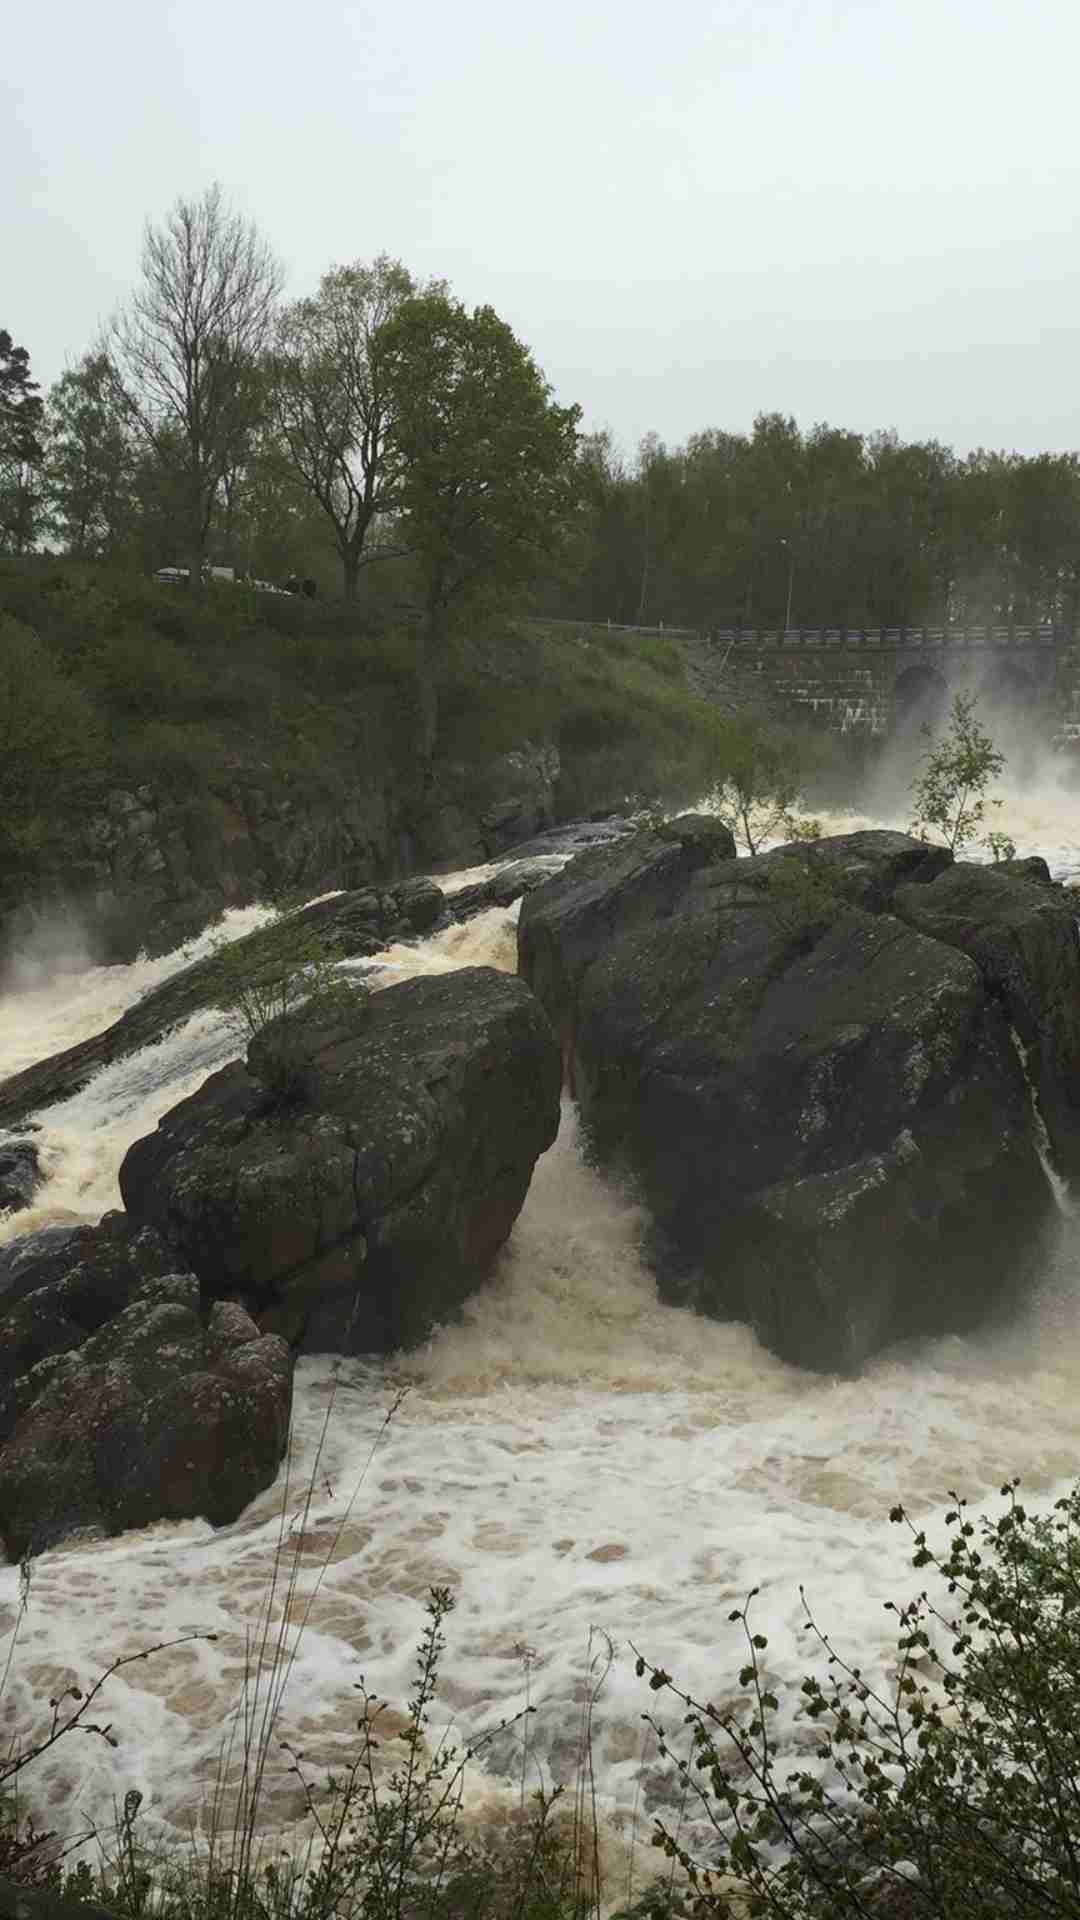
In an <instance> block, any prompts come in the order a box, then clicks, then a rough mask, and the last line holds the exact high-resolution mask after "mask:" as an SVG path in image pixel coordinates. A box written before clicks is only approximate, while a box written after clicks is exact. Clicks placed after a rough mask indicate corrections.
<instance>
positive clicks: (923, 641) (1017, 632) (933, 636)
mask: <svg viewBox="0 0 1080 1920" xmlns="http://www.w3.org/2000/svg"><path fill="white" fill-rule="evenodd" d="M530 624H531V625H534V626H544V627H588V628H592V629H593V630H598V631H602V632H605V633H647V634H655V635H657V636H658V637H660V638H665V639H669V640H704V641H708V642H711V643H712V644H713V645H714V646H722V647H927V648H930V649H933V648H935V647H1052V646H1057V645H1059V644H1061V643H1068V642H1070V641H1071V640H1072V637H1073V635H1072V630H1071V628H1068V627H1058V626H1054V625H1053V624H1052V623H1045V624H1043V625H1041V626H1033V627H990V626H970V627H958V626H951V627H668V626H665V625H664V624H663V623H662V622H661V623H660V624H659V625H657V626H655V627H637V626H631V625H630V624H629V623H628V622H625V621H621V620H567V619H565V618H562V617H560V618H558V619H545V618H544V617H543V615H539V614H538V615H535V616H533V617H532V619H531V621H530Z"/></svg>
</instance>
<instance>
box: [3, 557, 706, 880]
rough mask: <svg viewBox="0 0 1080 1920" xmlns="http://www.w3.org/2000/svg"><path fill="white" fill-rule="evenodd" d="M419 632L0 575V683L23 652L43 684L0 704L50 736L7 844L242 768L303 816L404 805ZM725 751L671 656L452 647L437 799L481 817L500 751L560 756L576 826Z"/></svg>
mask: <svg viewBox="0 0 1080 1920" xmlns="http://www.w3.org/2000/svg"><path fill="white" fill-rule="evenodd" d="M27 636H29V637H30V641H28V639H27ZM416 636H417V623H416V620H415V618H414V617H413V616H412V615H410V614H409V612H408V610H404V611H403V610H401V609H400V608H398V609H397V610H396V611H395V610H393V609H389V610H388V609H387V608H386V607H385V606H384V607H381V608H380V607H377V606H368V607H367V608H364V607H350V606H347V605H345V604H344V603H343V602H335V601H327V602H322V601H316V602H310V601H305V600H301V599H299V598H292V597H290V598H284V597H282V598H270V597H268V596H260V597H259V598H258V599H257V600H256V599H255V598H254V597H253V596H252V595H251V594H250V593H247V592H245V591H243V590H242V589H238V588H235V587H232V586H225V585H222V586H218V587H212V588H211V590H210V591H209V592H208V593H207V595H206V596H205V598H204V599H203V600H201V601H193V600H191V599H190V598H189V597H188V596H187V595H186V594H185V593H183V592H182V591H177V590H176V589H175V588H170V587H165V586H159V585H158V584H157V583H156V582H155V581H153V580H150V579H147V578H145V577H143V576H141V575H139V574H137V573H129V572H123V571H117V570H110V569H109V568H106V567H102V566H94V565H90V564H87V563H82V562H76V561H70V560H66V559H60V558H56V557H50V556H38V557H35V558H33V559H31V560H14V559H7V560H0V671H2V667H3V656H4V652H5V649H6V650H7V651H8V652H11V651H12V650H13V649H14V650H16V651H17V650H19V649H21V650H22V653H23V655H25V653H26V648H27V645H28V644H30V642H32V645H33V647H34V648H35V649H36V665H35V671H34V672H33V673H30V674H28V673H27V672H26V671H25V661H24V670H23V672H22V678H21V683H20V689H19V693H18V698H17V700H13V701H9V706H11V707H12V709H13V712H14V709H15V708H18V719H17V724H18V727H19V729H20V731H21V732H23V733H25V732H27V731H28V728H27V726H26V725H24V721H26V720H27V719H28V718H33V711H32V710H33V709H34V707H35V705H38V706H41V707H42V708H43V712H42V715H41V716H40V718H41V719H42V725H41V726H40V727H39V728H38V729H37V732H38V734H40V735H41V736H42V738H43V741H44V742H45V744H43V746H42V749H41V753H40V754H39V756H38V759H37V760H33V759H32V758H31V760H29V761H27V764H26V767H25V768H24V769H23V773H22V775H20V779H19V782H18V786H17V790H16V791H13V793H12V794H10V795H6V796H5V798H6V802H7V807H6V830H7V835H8V838H9V839H10V840H12V842H13V844H17V845H18V847H19V848H20V849H22V851H23V853H24V854H25V855H26V857H28V858H31V859H32V858H34V857H35V856H36V855H37V854H39V853H41V852H42V850H43V849H45V848H47V847H48V846H49V845H52V844H55V843H56V842H57V841H59V842H61V843H62V842H63V839H64V835H65V833H66V832H67V830H68V828H69V826H70V824H71V823H72V822H74V821H78V820H81V819H82V818H84V817H85V814H86V811H87V809H88V807H89V808H91V809H92V806H93V803H94V800H95V798H98V799H100V797H101V796H103V795H104V794H105V793H106V792H107V791H108V789H109V788H110V787H112V788H115V787H127V788H132V787H137V786H139V785H142V784H144V783H148V784H151V785H152V786H153V787H154V790H155V793H156V794H157V795H158V796H159V798H161V799H164V800H165V801H170V800H171V801H175V802H176V803H178V804H186V805H190V804H191V803H192V798H193V795H197V796H203V795H206V796H207V804H208V805H209V804H210V802H211V801H212V798H213V795H214V794H215V793H217V794H221V793H222V792H223V791H224V790H225V789H226V788H227V787H228V785H229V784H230V782H231V781H232V780H233V779H235V777H236V776H237V775H238V774H239V775H241V776H243V775H244V774H248V773H250V774H252V775H253V776H254V775H257V776H258V777H259V778H260V780H262V781H263V782H264V783H268V784H273V785H275V786H280V787H283V788H286V789H292V790H293V791H294V792H295V793H296V794H297V795H298V796H300V797H302V798H309V797H310V798H313V799H315V800H318V799H320V798H324V799H327V800H330V801H332V800H333V799H334V797H335V796H337V795H339V794H342V793H343V792H344V791H345V790H346V789H347V788H348V787H349V786H350V785H351V784H355V781H356V779H357V776H358V774H360V775H362V776H363V777H364V778H367V779H370V780H371V781H373V782H375V783H381V784H382V785H383V786H384V787H386V788H387V789H391V788H393V789H394V790H395V791H397V792H398V793H399V794H400V793H402V792H408V791H409V790H410V785H411V783H413V782H415V780H416V776H417V762H416V742H417V738H418V725H419V716H418V705H419V703H418V689H417V682H416V674H415V654H416ZM45 709H47V711H45ZM29 730H30V731H33V729H29ZM717 735H718V722H717V718H716V716H715V714H714V713H713V711H712V710H711V709H710V708H709V707H708V706H707V705H705V703H703V702H701V701H699V700H696V699H694V698H692V697H691V696H690V695H689V694H688V693H687V692H686V690H685V685H684V678H683V664H682V655H681V651H680V648H679V645H678V642H676V641H666V640H664V639H663V638H662V637H657V636H654V635H640V636H639V635H627V634H613V633H609V632H608V631H607V630H606V629H604V628H587V627H581V628H573V627H568V626H564V625H555V624H552V625H544V624H543V623H540V622H528V621H519V620H515V619H513V618H512V617H510V616H508V615H505V614H502V615H499V616H498V617H495V616H489V617H488V618H487V619H486V620H484V621H478V622H475V623H474V624H473V625H472V626H471V627H470V628H468V630H466V631H465V632H464V633H463V634H461V635H459V636H458V638H457V639H456V641H455V642H454V643H453V645H452V646H451V649H450V652H449V655H448V658H447V659H446V661H445V663H444V665H443V672H442V683H441V686H440V724H439V733H438V740H437V745H436V764H435V773H436V778H437V780H438V782H439V785H440V789H441V790H442V791H444V792H445V793H446V794H447V795H448V796H449V797H450V798H460V799H463V800H464V801H465V802H466V803H469V802H472V803H474V804H481V805H482V803H483V801H484V798H485V791H486V786H485V783H486V782H487V781H488V779H489V776H490V772H491V768H492V763H493V762H494V761H496V760H497V759H498V757H499V756H500V755H501V754H504V753H506V752H507V751H509V750H510V749H512V748H515V747H521V746H523V745H524V744H526V743H531V744H532V745H534V746H540V745H547V746H553V747H556V748H557V749H558V751H559V755H560V760H561V765H562V778H561V782H560V787H559V794H558V804H559V811H560V813H561V815H562V816H563V817H564V818H568V817H571V816H573V815H574V814H576V813H581V812H590V811H599V810H607V809H615V808H618V807H621V806H623V805H624V804H625V803H626V801H627V800H628V799H632V800H636V801H640V800H641V799H642V798H643V797H647V798H649V799H662V800H664V801H667V802H671V801H684V800H687V799H689V798H692V797H693V796H694V794H695V793H696V792H700V791H702V790H703V789H704V787H705V786H707V785H708V784H709V779H710V774H711V771H712V768H713V764H714V761H715V754H716V750H717ZM24 759H26V755H25V753H24ZM65 768H66V770H65ZM457 789H460V792H458V790H457ZM199 804H202V801H201V798H200V800H199Z"/></svg>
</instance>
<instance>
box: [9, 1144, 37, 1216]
mask: <svg viewBox="0 0 1080 1920" xmlns="http://www.w3.org/2000/svg"><path fill="white" fill-rule="evenodd" d="M41 1180H42V1173H41V1167H40V1164H39V1162H38V1151H37V1148H36V1146H35V1145H34V1143H33V1141H32V1140H18V1139H15V1138H12V1137H9V1138H3V1137H0V1213H20V1212H21V1211H22V1209H23V1208H24V1207H28V1206H29V1205H30V1202H31V1200H32V1199H33V1197H34V1195H35V1193H36V1192H37V1190H38V1187H39V1186H40V1185H41Z"/></svg>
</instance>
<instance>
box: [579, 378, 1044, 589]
mask: <svg viewBox="0 0 1080 1920" xmlns="http://www.w3.org/2000/svg"><path fill="white" fill-rule="evenodd" d="M581 463H582V470H583V480H584V494H585V507H584V526H583V531H582V534H581V537H580V542H579V551H578V556H577V565H576V567H575V568H573V569H572V570H571V571H570V572H569V573H568V575H567V576H566V577H565V578H564V580H563V581H562V582H561V583H558V585H557V584H556V583H555V582H553V583H552V594H553V601H552V610H554V609H555V606H556V605H557V606H558V609H559V610H560V611H562V612H565V613H569V614H572V615H573V616H574V617H587V618H589V619H611V620H617V621H621V622H627V623H632V624H635V625H645V624H649V625H652V624H655V623H656V622H658V621H663V622H664V623H665V624H671V625H684V626H692V627H734V626H748V627H755V626H756V627H779V626H784V625H792V624H793V625H796V626H807V627H813V626H851V627H876V626H904V625H922V624H926V625H942V624H945V623H946V622H949V621H957V622H968V623H972V624H975V623H980V622H990V623H993V624H1007V623H1009V622H1015V623H1016V624H1018V625H1026V624H1029V623H1036V622H1040V621H1054V620H1058V621H1065V622H1069V623H1071V622H1073V621H1074V620H1075V618H1076V613H1077V597H1078V592H1080V459H1078V456H1077V455H1076V454H1075V453H1066V454H1039V455H1037V456H1035V457H1033V458H1024V457H1022V456H1021V455H1019V454H1008V453H990V452H984V451H982V450H980V451H978V452H975V453H969V454H967V455H964V456H960V455H958V454H956V453H954V452H952V451H951V450H950V449H949V448H948V447H945V446H942V445H941V444H940V443H939V442H938V441H935V440H929V441H918V442H904V441H902V440H900V439H899V438H898V437H897V435H896V434H895V433H873V434H862V433H853V432H848V431H846V430H844V429H842V428H838V427H829V426H816V427H814V428H812V429H811V430H810V431H809V432H805V433H804V432H801V431H800V430H799V428H798V426H797V425H796V423H795V421H794V420H792V419H788V418H785V417H784V416H783V415H781V414H776V413H770V414H760V415H759V416H758V418H757V419H756V420H755V422H754V428H753V432H752V433H749V434H738V433H725V432H722V431H719V430H714V429H710V430H709V431H706V432H702V433H698V434H694V435H693V436H692V437H691V438H690V439H689V440H688V441H687V442H686V444H685V446H679V447H667V446H665V445H664V444H663V442H662V441H660V440H658V439H657V438H656V437H655V436H649V437H648V438H646V439H645V440H644V441H643V442H642V444H641V446H640V448H639V450H638V453H637V456H636V458H634V459H633V460H626V459H624V458H622V457H621V456H620V454H619V452H618V450H617V449H616V447H615V446H614V444H613V442H612V439H611V436H610V435H609V434H595V435H592V436H591V437H589V438H586V439H584V440H583V441H582V446H581Z"/></svg>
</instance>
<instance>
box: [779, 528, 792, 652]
mask: <svg viewBox="0 0 1080 1920" xmlns="http://www.w3.org/2000/svg"><path fill="white" fill-rule="evenodd" d="M780 545H781V546H782V547H786V548H787V551H788V575H787V612H786V613H785V614H784V632H785V633H786V632H787V631H788V628H789V627H790V626H791V595H792V591H793V589H794V586H795V549H794V547H793V546H792V544H791V542H790V540H781V542H780Z"/></svg>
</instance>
